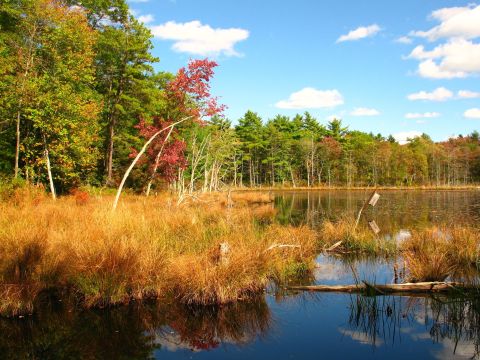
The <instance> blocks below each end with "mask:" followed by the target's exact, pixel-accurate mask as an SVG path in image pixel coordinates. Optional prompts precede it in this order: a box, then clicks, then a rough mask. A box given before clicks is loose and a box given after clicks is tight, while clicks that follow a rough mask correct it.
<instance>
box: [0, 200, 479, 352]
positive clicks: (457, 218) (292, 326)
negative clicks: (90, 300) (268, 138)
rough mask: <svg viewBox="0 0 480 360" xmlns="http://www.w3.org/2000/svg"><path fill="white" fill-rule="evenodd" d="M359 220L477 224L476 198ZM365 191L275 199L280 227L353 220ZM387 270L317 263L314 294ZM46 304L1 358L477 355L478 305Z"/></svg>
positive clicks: (16, 322)
mask: <svg viewBox="0 0 480 360" xmlns="http://www.w3.org/2000/svg"><path fill="white" fill-rule="evenodd" d="M381 193H382V198H381V200H380V201H379V203H378V205H377V207H376V208H375V209H374V210H372V209H369V210H368V211H367V212H366V215H365V217H366V219H365V220H364V221H366V220H370V219H374V220H375V221H376V222H377V223H378V224H379V225H380V226H381V228H382V232H383V234H384V235H386V236H387V235H390V236H392V235H394V234H396V233H398V232H399V231H409V230H411V229H414V228H421V227H424V226H428V225H431V224H452V223H457V222H459V223H468V224H476V222H477V221H478V220H479V219H480V208H479V204H480V192H479V191H476V192H475V191H470V192H466V191H465V192H441V193H437V192H410V193H405V192H381ZM365 196H366V194H365V192H348V193H347V192H339V191H336V192H312V193H305V192H304V193H281V194H278V196H277V199H276V206H277V207H278V208H279V217H280V219H281V220H282V221H284V222H294V223H302V222H308V223H310V224H311V225H313V226H315V224H318V223H319V221H321V219H322V218H325V217H327V218H336V217H338V216H340V214H342V213H343V212H344V211H347V212H348V213H352V214H354V213H355V211H356V210H357V208H358V207H359V206H361V204H362V200H363V199H364V197H365ZM392 261H394V260H385V259H382V258H377V259H358V258H357V259H349V260H346V259H339V258H334V257H325V256H323V255H320V256H319V257H318V258H317V262H318V264H319V265H318V269H316V271H315V280H314V282H316V283H321V284H339V283H342V284H345V283H353V281H354V276H353V272H352V268H354V269H355V272H356V273H357V274H358V275H357V276H358V277H359V278H361V279H365V280H369V281H371V282H377V283H381V282H391V281H392V279H393V271H392V268H393V266H392ZM69 309H70V307H68V306H63V305H62V303H58V302H52V303H50V305H48V306H46V308H44V309H42V310H41V311H39V312H37V313H36V314H35V315H33V316H31V317H26V318H22V319H0V334H1V336H0V358H1V359H151V358H153V359H245V358H249V359H251V360H255V359H270V358H275V359H310V358H325V359H350V358H355V359H384V358H389V359H404V358H406V357H411V358H412V359H413V358H415V359H417V358H418V359H430V358H431V359H467V358H468V359H470V358H478V357H479V356H478V354H479V346H480V299H477V298H474V299H471V298H470V299H465V298H461V297H459V298H452V297H449V298H446V297H443V296H439V295H436V296H433V297H429V296H427V297H398V296H384V297H381V296H379V297H365V296H361V295H349V294H331V293H329V294H319V293H286V292H284V291H282V292H275V291H274V290H273V289H270V290H268V292H267V293H266V294H264V295H263V296H260V297H259V299H258V300H257V301H256V302H254V303H251V304H236V305H232V306H225V307H216V308H203V309H193V308H186V307H183V306H179V305H175V304H160V303H143V304H137V303H134V304H131V305H130V306H124V307H117V308H113V309H107V310H88V311H87V310H85V311H73V312H72V311H70V310H69Z"/></svg>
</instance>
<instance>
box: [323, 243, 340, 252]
mask: <svg viewBox="0 0 480 360" xmlns="http://www.w3.org/2000/svg"><path fill="white" fill-rule="evenodd" d="M342 242H343V241H341V240H340V241H338V242H336V243H335V244H333V245H332V246H330V247H329V248H327V249H325V251H326V252H328V251H333V250H335V249H336V248H337V247H339V246H340V245H342Z"/></svg>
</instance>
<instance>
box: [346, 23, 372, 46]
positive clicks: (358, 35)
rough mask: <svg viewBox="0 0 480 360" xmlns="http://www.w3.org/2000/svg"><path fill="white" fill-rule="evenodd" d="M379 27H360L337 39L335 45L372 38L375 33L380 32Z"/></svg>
mask: <svg viewBox="0 0 480 360" xmlns="http://www.w3.org/2000/svg"><path fill="white" fill-rule="evenodd" d="M380 30H381V29H380V26H378V25H377V24H373V25H369V26H360V27H358V28H356V29H355V30H352V31H350V32H349V33H348V34H346V35H342V36H340V37H339V38H338V39H337V43H340V42H343V41H353V40H360V39H363V38H366V37H369V36H374V35H375V34H376V33H378V32H379V31H380Z"/></svg>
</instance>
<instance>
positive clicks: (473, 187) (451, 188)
mask: <svg viewBox="0 0 480 360" xmlns="http://www.w3.org/2000/svg"><path fill="white" fill-rule="evenodd" d="M375 189H376V190H382V191H398V190H406V191H466V190H477V191H480V185H468V186H377V187H373V186H370V187H369V186H354V187H347V186H331V187H324V186H322V187H306V186H297V187H255V188H250V187H235V188H230V190H231V191H336V190H341V191H361V190H372V191H373V190H375Z"/></svg>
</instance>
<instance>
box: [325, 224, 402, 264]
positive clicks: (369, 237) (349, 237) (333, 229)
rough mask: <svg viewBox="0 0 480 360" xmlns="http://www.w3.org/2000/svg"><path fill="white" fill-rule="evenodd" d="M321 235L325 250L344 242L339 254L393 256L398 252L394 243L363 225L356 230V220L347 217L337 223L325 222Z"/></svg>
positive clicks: (338, 250) (339, 248) (338, 249)
mask: <svg viewBox="0 0 480 360" xmlns="http://www.w3.org/2000/svg"><path fill="white" fill-rule="evenodd" d="M319 233H320V241H321V243H322V246H323V247H324V248H328V247H330V246H332V245H333V244H335V243H337V242H339V241H341V242H342V244H341V245H340V246H339V247H338V248H337V249H336V251H337V252H343V253H350V252H357V253H364V254H374V255H392V254H394V253H395V251H396V245H395V243H394V242H393V241H389V240H387V239H384V238H382V237H378V236H376V235H375V234H374V233H373V232H372V231H370V229H368V228H366V227H364V226H362V225H359V226H358V227H357V228H355V220H354V219H350V218H346V217H345V218H342V219H340V220H337V221H330V220H325V221H324V222H323V223H322V224H321V226H320V230H319Z"/></svg>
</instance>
